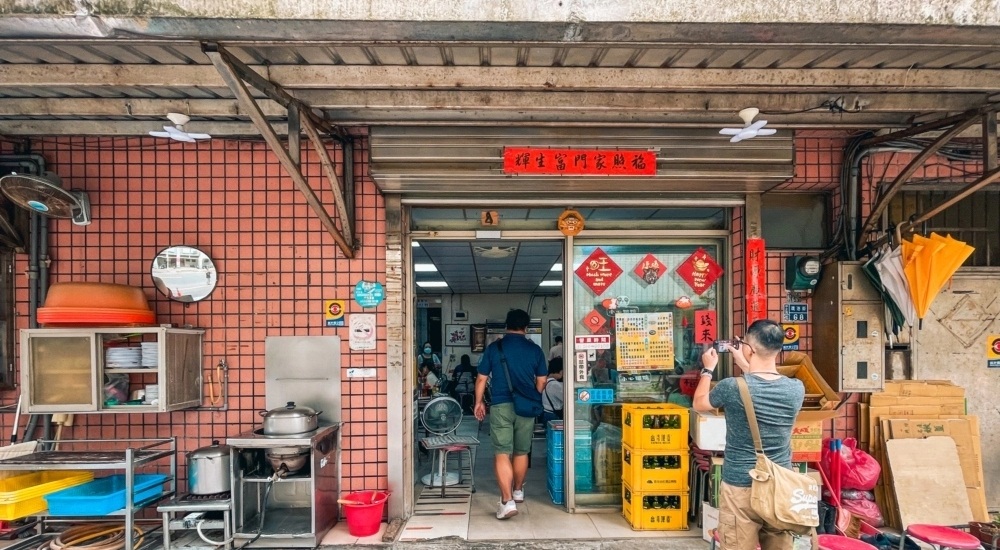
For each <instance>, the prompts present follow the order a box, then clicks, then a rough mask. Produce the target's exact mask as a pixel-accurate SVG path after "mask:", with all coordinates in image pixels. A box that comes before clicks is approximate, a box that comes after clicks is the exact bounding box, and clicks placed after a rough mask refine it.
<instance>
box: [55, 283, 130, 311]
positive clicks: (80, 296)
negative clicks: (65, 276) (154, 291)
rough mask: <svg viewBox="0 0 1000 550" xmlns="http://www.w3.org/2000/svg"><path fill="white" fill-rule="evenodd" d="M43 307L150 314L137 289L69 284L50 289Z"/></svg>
mask: <svg viewBox="0 0 1000 550" xmlns="http://www.w3.org/2000/svg"><path fill="white" fill-rule="evenodd" d="M43 307H46V308H81V309H91V308H98V309H117V310H138V311H149V302H147V301H146V295H145V294H143V292H142V289H141V288H139V287H135V286H128V285H116V284H113V283H90V282H68V283H53V284H52V285H51V286H49V291H48V293H47V294H46V296H45V304H44V305H43Z"/></svg>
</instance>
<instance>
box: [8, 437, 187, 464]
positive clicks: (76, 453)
mask: <svg viewBox="0 0 1000 550" xmlns="http://www.w3.org/2000/svg"><path fill="white" fill-rule="evenodd" d="M49 443H52V444H56V443H58V444H59V446H60V447H72V446H76V445H80V446H82V445H84V444H86V445H87V446H94V445H95V444H101V443H104V444H110V445H116V446H120V445H121V444H122V443H126V444H130V443H145V445H142V446H139V447H134V448H133V447H128V448H126V449H123V450H120V451H91V450H72V449H67V450H59V451H37V452H34V453H31V454H27V455H23V456H17V457H13V458H5V459H2V460H0V470H127V469H129V468H135V467H137V466H142V465H143V464H147V463H149V462H152V461H154V460H158V459H161V458H166V457H169V456H171V455H174V454H176V452H177V445H176V443H175V441H174V440H173V439H126V440H120V439H96V440H83V439H76V440H73V439H70V440H63V441H53V440H45V439H42V440H39V444H42V445H44V444H49ZM163 445H169V447H170V448H169V449H158V447H161V446H163Z"/></svg>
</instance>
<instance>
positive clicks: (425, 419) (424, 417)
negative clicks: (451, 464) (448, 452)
mask: <svg viewBox="0 0 1000 550" xmlns="http://www.w3.org/2000/svg"><path fill="white" fill-rule="evenodd" d="M462 416H463V413H462V405H461V404H460V403H459V402H458V401H456V400H455V399H453V398H451V397H448V396H447V395H439V396H438V397H435V398H434V399H431V400H430V402H428V403H427V405H426V406H425V407H424V410H423V412H421V413H420V423H421V424H423V425H424V428H425V429H426V430H427V431H428V432H430V433H432V434H434V435H436V436H443V435H450V434H453V433H455V431H456V430H458V425H459V424H461V423H462ZM446 466H447V465H446ZM442 477H443V478H444V485H457V484H458V482H459V479H460V477H461V476H459V474H458V472H449V471H448V470H445V471H444V474H443V475H442V474H440V473H435V472H434V471H433V468H432V469H431V473H429V474H427V475H425V476H424V477H422V478H420V481H422V482H423V484H424V485H428V486H431V487H441V478H442Z"/></svg>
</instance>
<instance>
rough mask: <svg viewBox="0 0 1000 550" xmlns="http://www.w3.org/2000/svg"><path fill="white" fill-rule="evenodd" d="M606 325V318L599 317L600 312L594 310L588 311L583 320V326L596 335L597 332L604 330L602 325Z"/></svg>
mask: <svg viewBox="0 0 1000 550" xmlns="http://www.w3.org/2000/svg"><path fill="white" fill-rule="evenodd" d="M607 323H608V320H607V318H605V317H604V316H603V315H601V312H599V311H597V310H596V309H592V310H590V313H588V314H587V315H586V316H585V317H584V318H583V326H585V327H587V330H589V331H590V332H592V333H594V334H597V331H599V330H601V329H602V328H604V325H606V324H607Z"/></svg>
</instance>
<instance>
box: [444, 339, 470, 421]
mask: <svg viewBox="0 0 1000 550" xmlns="http://www.w3.org/2000/svg"><path fill="white" fill-rule="evenodd" d="M475 383H476V367H474V366H472V358H470V357H469V355H468V354H464V355H462V358H461V360H460V362H459V363H458V366H457V367H455V370H453V371H451V380H449V381H448V382H447V383H446V384H445V385H444V387H443V388H442V390H441V393H446V394H448V395H450V396H451V397H452V399H454V400H455V401H458V402H459V403H461V404H462V409H463V410H466V414H472V406H473V405H474V404H475V396H474V394H475V391H476V387H475Z"/></svg>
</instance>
